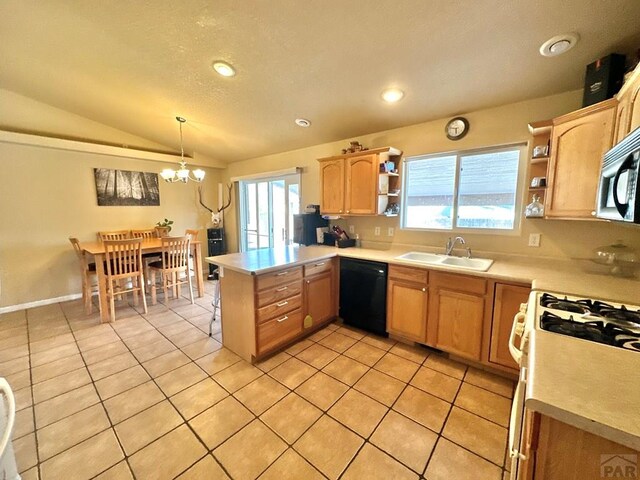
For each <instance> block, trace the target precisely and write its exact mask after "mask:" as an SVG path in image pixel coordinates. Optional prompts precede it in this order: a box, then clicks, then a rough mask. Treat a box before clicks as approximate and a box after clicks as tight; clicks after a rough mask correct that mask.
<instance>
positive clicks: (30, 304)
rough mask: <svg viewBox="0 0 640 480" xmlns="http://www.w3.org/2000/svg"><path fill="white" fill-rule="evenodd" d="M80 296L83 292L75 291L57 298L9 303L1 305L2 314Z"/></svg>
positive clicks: (66, 300) (0, 311)
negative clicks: (15, 303)
mask: <svg viewBox="0 0 640 480" xmlns="http://www.w3.org/2000/svg"><path fill="white" fill-rule="evenodd" d="M78 298H82V294H81V293H74V294H73V295H64V296H62V297H56V298H45V299H44V300H36V301H35V302H27V303H20V304H18V305H9V306H8V307H0V314H2V313H9V312H15V311H17V310H26V309H27V308H35V307H42V306H44V305H51V304H52V303H60V302H68V301H69V300H77V299H78Z"/></svg>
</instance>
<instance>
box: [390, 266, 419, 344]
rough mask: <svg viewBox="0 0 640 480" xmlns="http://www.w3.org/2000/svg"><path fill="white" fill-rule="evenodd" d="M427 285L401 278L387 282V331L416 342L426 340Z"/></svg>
mask: <svg viewBox="0 0 640 480" xmlns="http://www.w3.org/2000/svg"><path fill="white" fill-rule="evenodd" d="M428 299H429V296H428V294H427V286H426V285H423V284H420V283H409V282H406V281H402V280H393V279H391V280H389V282H388V283H387V331H388V332H389V333H391V334H394V335H398V336H400V337H403V338H406V339H408V340H414V341H416V342H418V343H425V342H426V341H427V306H428Z"/></svg>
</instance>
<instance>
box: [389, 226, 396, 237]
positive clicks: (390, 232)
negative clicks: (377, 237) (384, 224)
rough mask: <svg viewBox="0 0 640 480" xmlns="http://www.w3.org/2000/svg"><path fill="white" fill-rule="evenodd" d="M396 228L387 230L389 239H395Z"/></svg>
mask: <svg viewBox="0 0 640 480" xmlns="http://www.w3.org/2000/svg"><path fill="white" fill-rule="evenodd" d="M394 230H395V229H394V228H393V227H389V230H387V236H389V237H393V232H394Z"/></svg>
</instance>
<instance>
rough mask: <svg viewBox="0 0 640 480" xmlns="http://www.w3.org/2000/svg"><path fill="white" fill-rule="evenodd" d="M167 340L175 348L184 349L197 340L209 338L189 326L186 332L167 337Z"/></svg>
mask: <svg viewBox="0 0 640 480" xmlns="http://www.w3.org/2000/svg"><path fill="white" fill-rule="evenodd" d="M167 338H168V339H169V340H171V342H172V343H173V344H175V346H176V347H178V348H184V347H186V346H187V345H191V344H192V343H194V342H197V341H199V340H206V339H208V338H209V336H208V335H207V334H206V333H204V332H203V331H202V330H200V329H199V328H197V327H194V326H193V325H191V324H189V328H188V329H187V330H183V331H182V332H179V333H176V334H174V335H168V336H167Z"/></svg>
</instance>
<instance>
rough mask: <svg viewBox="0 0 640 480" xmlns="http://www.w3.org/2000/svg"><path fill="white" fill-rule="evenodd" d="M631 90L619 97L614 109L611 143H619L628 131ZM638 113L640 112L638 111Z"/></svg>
mask: <svg viewBox="0 0 640 480" xmlns="http://www.w3.org/2000/svg"><path fill="white" fill-rule="evenodd" d="M631 93H632V92H631V91H628V92H627V93H626V94H625V95H624V96H622V97H620V98H619V99H618V100H619V102H620V103H619V104H618V108H617V110H616V122H615V128H614V132H615V133H614V134H613V144H614V145H616V144H617V143H619V142H620V141H621V140H622V139H623V138H624V137H626V136H627V134H628V133H629V131H630V123H631V116H630V111H631V108H630V107H631ZM639 113H640V112H639Z"/></svg>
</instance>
